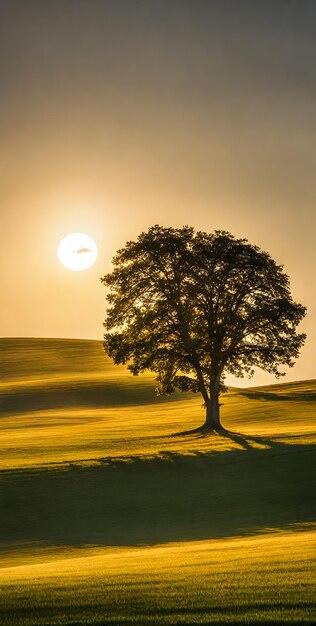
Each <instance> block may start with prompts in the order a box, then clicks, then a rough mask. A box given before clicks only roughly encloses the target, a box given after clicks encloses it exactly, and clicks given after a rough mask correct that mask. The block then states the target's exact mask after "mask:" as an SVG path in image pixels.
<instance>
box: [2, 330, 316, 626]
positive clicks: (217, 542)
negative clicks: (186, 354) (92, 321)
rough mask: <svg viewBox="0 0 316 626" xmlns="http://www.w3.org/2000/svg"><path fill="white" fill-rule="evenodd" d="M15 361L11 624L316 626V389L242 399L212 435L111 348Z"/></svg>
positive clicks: (6, 435) (256, 391)
mask: <svg viewBox="0 0 316 626" xmlns="http://www.w3.org/2000/svg"><path fill="white" fill-rule="evenodd" d="M0 349H1V352H2V371H1V429H0V470H1V546H2V547H1V570H0V579H1V587H2V595H1V602H0V623H1V624H6V625H9V624H17V625H25V626H29V625H31V624H34V625H35V624H36V625H44V624H50V625H52V624H54V625H57V624H58V625H59V624H60V625H66V624H68V625H75V624H80V625H84V624H99V625H101V624H140V625H143V624H144V625H145V624H146V625H147V624H148V625H149V624H157V625H158V624H216V623H227V624H258V625H259V624H266V623H271V624H272V623H273V624H278V623H280V624H283V623H286V624H292V625H293V626H294V624H300V623H308V624H311V623H316V618H315V603H314V596H315V587H314V584H313V583H314V579H315V573H314V570H313V553H314V552H315V537H316V531H315V525H314V524H313V521H314V519H315V507H314V505H313V501H314V493H315V462H314V459H315V456H314V450H315V402H314V401H315V396H316V381H301V382H297V383H287V384H282V383H278V384H276V385H271V386H266V387H258V388H255V387H251V388H248V389H241V388H238V389H237V388H234V389H230V390H229V392H228V393H227V394H225V395H224V396H223V397H222V402H223V406H222V421H223V424H224V426H225V427H226V428H227V429H228V431H229V432H228V433H227V434H225V436H224V435H212V436H210V437H202V436H201V435H199V434H196V433H195V434H184V433H185V432H186V431H188V430H190V429H194V428H196V427H197V426H198V425H200V424H201V423H202V421H203V409H202V407H201V400H200V398H199V397H197V396H195V395H193V394H181V393H178V394H174V395H172V396H169V397H168V396H167V397H157V396H156V395H155V381H154V378H153V376H151V375H150V374H146V375H142V376H139V377H136V378H135V377H132V376H131V375H130V373H129V372H128V371H127V370H126V368H125V367H123V366H119V367H118V366H114V365H113V364H112V363H111V361H110V360H109V359H107V358H106V357H105V356H104V354H103V351H102V346H101V343H100V342H97V341H80V340H66V339H64V340H62V339H60V340H55V339H48V340H44V339H2V340H0Z"/></svg>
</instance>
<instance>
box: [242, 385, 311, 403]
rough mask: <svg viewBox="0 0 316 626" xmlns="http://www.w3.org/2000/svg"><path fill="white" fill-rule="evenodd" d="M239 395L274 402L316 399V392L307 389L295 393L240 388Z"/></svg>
mask: <svg viewBox="0 0 316 626" xmlns="http://www.w3.org/2000/svg"><path fill="white" fill-rule="evenodd" d="M237 395H238V396H245V397H246V398H249V399H250V400H268V401H272V402H282V401H283V400H284V401H288V400H291V401H293V400H294V401H297V402H312V401H315V400H316V392H315V391H314V390H313V391H306V392H304V391H303V392H300V391H298V392H295V391H293V393H287V394H286V393H280V392H278V391H252V390H251V389H240V388H239V389H238V391H237Z"/></svg>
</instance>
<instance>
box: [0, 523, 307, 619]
mask: <svg viewBox="0 0 316 626" xmlns="http://www.w3.org/2000/svg"><path fill="white" fill-rule="evenodd" d="M315 537H316V533H315V532H299V533H288V534H283V535H282V534H274V535H266V536H259V537H256V538H246V539H239V538H235V539H229V540H221V541H200V542H189V543H185V544H182V543H180V544H179V543H178V544H169V545H166V546H154V547H148V548H125V549H114V550H104V551H98V552H97V553H96V554H94V555H93V556H87V557H81V558H80V557H76V556H75V558H68V559H65V560H63V561H60V560H58V561H51V562H47V563H41V564H38V565H29V566H20V567H11V568H5V569H3V570H1V582H2V586H3V590H4V591H5V594H4V595H3V597H4V598H5V600H4V602H3V605H2V611H1V612H2V621H1V623H2V624H13V623H14V624H16V625H17V626H18V625H20V624H21V625H22V624H23V625H25V626H27V625H29V624H32V625H35V624H36V625H38V626H39V625H44V624H129V623H133V624H144V625H145V624H146V625H147V624H148V625H149V624H209V623H228V624H229V623H240V624H249V623H250V624H252V623H278V622H279V623H290V624H299V623H304V622H305V623H312V621H313V618H314V614H313V591H314V589H313V579H312V571H311V569H310V568H311V558H312V554H313V550H314V549H315ZM10 620H11V621H10Z"/></svg>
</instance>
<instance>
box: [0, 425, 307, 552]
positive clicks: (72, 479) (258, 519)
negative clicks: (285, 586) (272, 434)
mask: <svg viewBox="0 0 316 626" xmlns="http://www.w3.org/2000/svg"><path fill="white" fill-rule="evenodd" d="M224 436H225V437H229V438H230V439H233V440H234V441H236V443H238V444H239V445H240V446H241V448H242V449H239V450H236V449H235V450H229V451H226V452H220V453H216V452H214V451H213V452H212V451H210V452H206V453H205V452H192V453H191V454H187V455H183V454H177V453H173V452H169V451H162V452H161V455H160V457H154V458H149V459H148V458H141V457H139V456H134V457H133V456H131V457H129V459H122V460H120V459H111V458H109V457H104V459H103V460H101V461H100V462H99V464H97V465H93V466H90V467H86V466H80V465H73V466H71V467H69V466H65V468H64V469H63V471H62V470H56V469H55V470H37V471H27V470H25V471H22V472H7V473H3V477H2V487H1V490H2V494H1V503H2V506H1V513H0V515H1V520H0V525H1V528H2V539H3V541H5V542H12V543H15V542H21V543H22V542H44V543H47V544H48V545H69V546H80V545H108V546H113V545H144V544H145V545H149V544H156V543H164V542H171V541H186V540H197V539H206V538H213V537H214V538H215V537H228V536H233V535H242V534H251V533H256V532H258V531H260V530H262V529H264V528H272V527H275V528H282V527H283V526H287V525H289V524H300V523H303V522H309V521H312V520H313V519H314V515H315V507H314V505H313V500H314V498H313V493H315V463H314V452H315V446H312V445H296V444H293V445H285V444H280V443H279V442H275V441H274V440H273V439H268V438H261V437H253V436H251V437H250V436H248V435H247V436H245V435H241V434H237V433H226V434H225V435H224ZM258 444H261V445H262V447H260V448H259V447H256V446H258Z"/></svg>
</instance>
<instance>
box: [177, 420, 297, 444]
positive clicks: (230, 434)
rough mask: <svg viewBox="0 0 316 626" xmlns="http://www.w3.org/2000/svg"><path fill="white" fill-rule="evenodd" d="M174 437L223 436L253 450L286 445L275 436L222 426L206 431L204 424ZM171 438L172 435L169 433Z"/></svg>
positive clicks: (199, 437) (208, 437)
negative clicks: (215, 429)
mask: <svg viewBox="0 0 316 626" xmlns="http://www.w3.org/2000/svg"><path fill="white" fill-rule="evenodd" d="M171 437H172V438H177V437H188V438H190V439H193V440H194V439H214V438H216V439H217V440H218V439H220V438H221V437H223V438H225V439H230V441H232V442H234V443H236V444H237V445H239V446H240V447H241V448H243V449H244V450H252V449H254V448H257V447H258V445H259V446H261V447H262V448H274V447H282V446H285V445H286V444H284V443H283V442H281V441H279V440H277V439H275V438H273V437H266V436H263V437H262V436H259V435H248V434H247V435H246V434H244V433H239V432H234V431H231V430H227V429H226V428H222V429H221V430H219V431H206V430H205V429H204V428H203V426H202V427H199V428H194V429H192V430H184V431H182V432H179V433H173V434H172V435H171ZM168 438H170V435H168Z"/></svg>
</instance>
